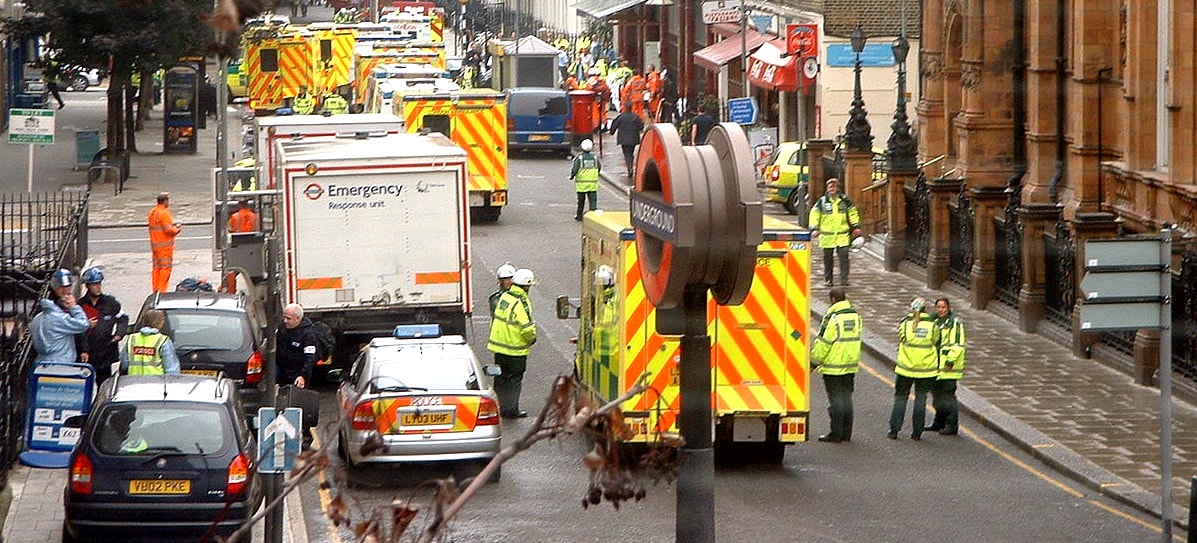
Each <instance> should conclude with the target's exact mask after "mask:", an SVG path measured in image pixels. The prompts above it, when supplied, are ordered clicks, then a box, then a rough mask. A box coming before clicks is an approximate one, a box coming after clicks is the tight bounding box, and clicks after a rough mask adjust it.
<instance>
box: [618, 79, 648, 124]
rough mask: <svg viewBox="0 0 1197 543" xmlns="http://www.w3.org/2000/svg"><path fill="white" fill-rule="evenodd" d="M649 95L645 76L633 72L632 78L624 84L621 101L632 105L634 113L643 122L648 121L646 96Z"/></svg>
mask: <svg viewBox="0 0 1197 543" xmlns="http://www.w3.org/2000/svg"><path fill="white" fill-rule="evenodd" d="M646 94H648V82H647V81H645V79H644V76H642V75H640V71H639V70H633V71H632V78H631V79H629V80H628V82H627V83H625V84H624V86H623V89H622V90H621V101H622V102H623V103H625V104H626V103H628V102H631V103H632V113H635V114H636V116H637V117H640V120H641V121H647V120H648V113H647V112H646V111H645V107H646V106H645V105H646V104H647V102H645V95H646Z"/></svg>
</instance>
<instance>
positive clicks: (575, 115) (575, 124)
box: [566, 90, 599, 147]
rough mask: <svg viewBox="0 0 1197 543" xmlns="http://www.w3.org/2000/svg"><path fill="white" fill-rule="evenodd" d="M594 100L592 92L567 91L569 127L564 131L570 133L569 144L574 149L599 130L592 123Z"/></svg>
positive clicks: (596, 125) (594, 96)
mask: <svg viewBox="0 0 1197 543" xmlns="http://www.w3.org/2000/svg"><path fill="white" fill-rule="evenodd" d="M595 99H596V95H595V93H594V91H588V90H573V91H569V126H568V127H566V130H567V131H568V132H569V133H570V143H572V144H573V145H574V146H575V147H576V146H578V145H579V144H581V143H582V140H584V139H586V138H590V137H593V136H594V133H595V131H597V130H598V129H599V126H598V124H597V123H595V122H594V101H595ZM596 143H597V142H596Z"/></svg>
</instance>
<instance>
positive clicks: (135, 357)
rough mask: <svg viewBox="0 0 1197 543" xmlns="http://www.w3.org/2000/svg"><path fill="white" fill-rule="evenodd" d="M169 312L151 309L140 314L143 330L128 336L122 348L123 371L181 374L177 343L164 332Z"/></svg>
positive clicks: (131, 373)
mask: <svg viewBox="0 0 1197 543" xmlns="http://www.w3.org/2000/svg"><path fill="white" fill-rule="evenodd" d="M165 324H166V313H164V312H163V311H162V310H161V309H148V310H146V312H145V313H143V314H142V316H141V330H139V331H138V332H137V333H136V334H130V335H129V336H126V337H125V343H124V347H123V348H122V349H121V355H120V359H121V373H123V374H125V375H162V374H164V373H169V374H178V373H179V356H178V355H177V354H176V353H175V344H174V343H173V342H172V341H171V340H170V338H169V337H167V335H166V334H163V333H162V326H163V325H165Z"/></svg>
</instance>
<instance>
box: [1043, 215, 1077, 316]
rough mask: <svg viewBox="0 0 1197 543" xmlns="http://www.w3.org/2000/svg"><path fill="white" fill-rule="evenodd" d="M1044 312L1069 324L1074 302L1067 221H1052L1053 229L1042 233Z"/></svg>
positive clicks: (1073, 250) (1073, 254)
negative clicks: (1053, 230)
mask: <svg viewBox="0 0 1197 543" xmlns="http://www.w3.org/2000/svg"><path fill="white" fill-rule="evenodd" d="M1043 252H1044V254H1043V258H1044V263H1043V264H1044V265H1043V268H1044V287H1043V294H1044V312H1045V314H1046V316H1047V318H1048V320H1050V321H1052V322H1054V323H1056V324H1060V325H1063V326H1064V327H1069V326H1071V323H1072V308H1073V306H1074V305H1075V304H1076V240H1075V239H1073V237H1072V230H1071V229H1070V228H1069V227H1068V222H1067V221H1065V220H1063V219H1061V220H1059V221H1056V228H1055V232H1045V233H1044V235H1043Z"/></svg>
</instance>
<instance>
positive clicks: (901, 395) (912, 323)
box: [885, 298, 941, 441]
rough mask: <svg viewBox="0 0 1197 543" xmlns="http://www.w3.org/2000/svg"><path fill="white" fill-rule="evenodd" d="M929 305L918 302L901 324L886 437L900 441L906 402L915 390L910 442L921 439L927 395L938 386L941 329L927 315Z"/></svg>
mask: <svg viewBox="0 0 1197 543" xmlns="http://www.w3.org/2000/svg"><path fill="white" fill-rule="evenodd" d="M926 311H927V301H926V300H924V299H922V298H915V299H914V300H912V301H911V302H910V313H908V314H907V315H906V317H905V318H903V319H902V322H900V323H898V358H897V363H896V364H895V365H894V373H895V374H896V377H895V378H894V407H893V409H892V410H891V411H890V414H889V433H888V434H886V436H885V437H888V438H890V439H898V432H899V431H900V430H902V418H903V417H905V416H906V399H907V396H909V395H910V389H911V387H914V411H913V413H912V415H911V418H912V419H913V420H912V421H911V422H912V423H913V424H914V425H913V426H912V427H911V431H910V439H913V440H915V441H918V440H920V439H922V436H923V430H924V429H925V428H926V422H927V394H928V393H929V392H931V388H932V387H933V386H934V385H935V377H936V375H937V374H938V372H939V343H940V341H939V338H940V333H941V332H940V329H939V327H938V326H936V325H935V320H934V319H932V318H931V315H930V314H928V313H927V312H926Z"/></svg>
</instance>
